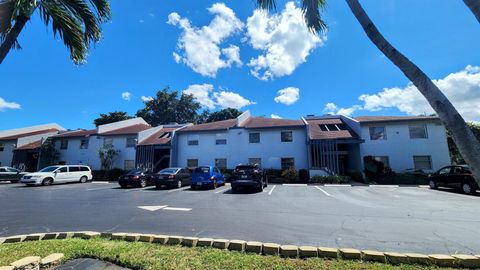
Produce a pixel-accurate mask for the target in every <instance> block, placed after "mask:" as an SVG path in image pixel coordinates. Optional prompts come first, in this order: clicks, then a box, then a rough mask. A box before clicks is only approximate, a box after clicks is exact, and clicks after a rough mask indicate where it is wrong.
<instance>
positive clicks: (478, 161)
mask: <svg viewBox="0 0 480 270" xmlns="http://www.w3.org/2000/svg"><path fill="white" fill-rule="evenodd" d="M275 2H276V1H275V0H257V4H258V6H259V7H261V8H264V9H275ZM346 2H347V5H348V7H349V8H350V11H351V12H352V13H353V15H354V16H355V18H356V19H357V21H358V22H359V23H360V25H361V26H362V28H363V30H364V32H365V33H366V34H367V37H368V38H369V39H370V41H371V42H372V43H373V44H374V45H375V46H376V47H377V48H378V49H379V50H380V51H381V52H382V53H383V54H384V55H385V56H386V57H387V58H388V59H389V60H390V61H391V62H392V63H393V64H394V65H395V66H397V67H398V68H399V69H400V70H401V71H402V72H403V74H404V75H405V76H406V77H407V78H408V79H409V80H410V81H411V82H412V83H413V84H414V85H415V87H416V88H417V89H418V90H419V91H420V93H421V94H422V95H423V96H424V97H425V98H426V100H427V101H428V103H429V104H430V106H431V107H432V108H433V110H434V111H435V112H436V114H437V115H438V116H439V118H440V119H441V121H442V122H443V124H444V125H445V126H446V128H447V129H448V130H449V131H450V132H451V135H452V138H453V140H454V141H455V144H456V145H457V146H458V149H459V152H460V153H461V154H462V156H463V157H464V158H465V161H466V162H467V163H468V164H469V165H470V167H471V169H472V171H473V173H474V175H475V176H477V177H476V181H477V183H479V184H480V143H479V141H478V139H477V138H476V137H475V135H474V134H473V132H472V130H471V129H470V128H469V126H468V125H467V123H466V122H465V120H464V119H463V117H462V116H461V115H460V113H459V112H458V111H457V109H455V107H454V106H453V105H452V103H451V102H450V100H448V99H447V97H446V96H445V95H444V94H443V93H442V91H440V89H439V88H438V87H437V86H436V85H435V84H434V83H433V81H432V80H431V79H430V78H429V77H428V75H427V74H425V72H423V71H422V70H421V69H420V68H419V67H418V66H417V65H415V64H414V63H413V62H412V61H410V60H409V59H408V58H407V57H405V56H404V55H403V54H402V53H401V52H400V51H399V50H397V49H396V48H395V47H393V46H392V45H391V44H390V42H388V41H387V40H386V39H385V37H384V36H383V35H382V34H381V33H380V31H379V30H378V29H377V27H376V26H375V24H374V23H373V22H372V20H371V19H370V18H369V17H368V15H367V13H366V12H365V10H364V9H363V7H362V6H361V5H360V2H359V1H358V0H346ZM325 4H326V0H302V9H303V14H304V19H305V22H306V24H307V27H308V28H309V29H310V30H311V31H312V32H313V33H318V32H320V31H323V30H325V28H326V24H325V22H324V21H323V20H322V18H321V14H320V10H321V9H323V8H324V7H325Z"/></svg>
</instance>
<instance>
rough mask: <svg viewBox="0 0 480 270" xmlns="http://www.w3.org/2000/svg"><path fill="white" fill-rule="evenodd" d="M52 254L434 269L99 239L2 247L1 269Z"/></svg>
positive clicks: (128, 262)
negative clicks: (290, 257)
mask: <svg viewBox="0 0 480 270" xmlns="http://www.w3.org/2000/svg"><path fill="white" fill-rule="evenodd" d="M55 252H61V253H64V254H65V257H66V260H69V259H74V258H82V257H91V258H98V259H101V260H105V261H110V262H114V263H117V264H119V265H122V266H125V267H130V268H134V269H209V270H211V269H437V268H435V267H423V266H418V265H401V266H391V265H387V264H380V263H367V262H359V261H344V260H324V259H320V258H313V259H307V260H300V259H283V258H280V257H276V256H260V255H255V254H248V253H240V252H229V251H224V250H218V249H213V248H187V247H181V246H165V245H159V244H149V243H141V242H134V243H132V242H124V241H111V240H106V239H101V238H95V239H90V240H83V239H77V238H75V239H67V240H46V241H34V242H23V243H13V244H1V245H0V266H2V265H9V264H10V263H12V262H13V261H15V260H18V259H21V258H23V257H25V256H42V257H44V256H47V255H49V254H51V253H55Z"/></svg>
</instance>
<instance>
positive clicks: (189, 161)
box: [187, 159, 198, 168]
mask: <svg viewBox="0 0 480 270" xmlns="http://www.w3.org/2000/svg"><path fill="white" fill-rule="evenodd" d="M187 167H188V168H196V167H198V159H187Z"/></svg>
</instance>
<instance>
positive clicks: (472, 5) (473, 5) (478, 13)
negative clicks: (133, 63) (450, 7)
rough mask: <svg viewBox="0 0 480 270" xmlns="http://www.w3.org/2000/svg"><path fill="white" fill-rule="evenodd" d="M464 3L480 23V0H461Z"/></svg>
mask: <svg viewBox="0 0 480 270" xmlns="http://www.w3.org/2000/svg"><path fill="white" fill-rule="evenodd" d="M463 2H464V3H465V5H467V7H468V8H469V9H470V10H471V11H472V13H473V15H475V18H477V21H478V22H479V23H480V1H478V0H463Z"/></svg>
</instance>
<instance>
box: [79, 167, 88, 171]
mask: <svg viewBox="0 0 480 270" xmlns="http://www.w3.org/2000/svg"><path fill="white" fill-rule="evenodd" d="M80 171H82V172H89V171H90V169H89V168H88V167H80Z"/></svg>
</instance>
